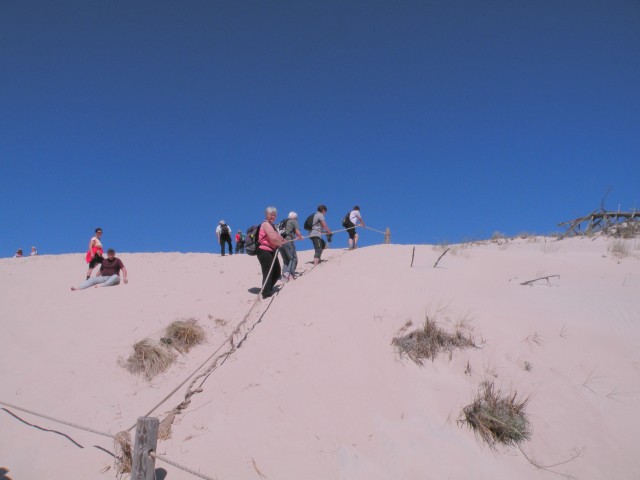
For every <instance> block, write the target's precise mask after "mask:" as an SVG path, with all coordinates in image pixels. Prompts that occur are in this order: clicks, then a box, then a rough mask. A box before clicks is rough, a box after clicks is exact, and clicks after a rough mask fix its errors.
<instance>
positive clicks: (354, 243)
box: [345, 205, 365, 250]
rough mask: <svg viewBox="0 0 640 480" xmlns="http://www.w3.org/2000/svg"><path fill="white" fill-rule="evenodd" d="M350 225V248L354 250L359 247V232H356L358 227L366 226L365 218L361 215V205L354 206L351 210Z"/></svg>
mask: <svg viewBox="0 0 640 480" xmlns="http://www.w3.org/2000/svg"><path fill="white" fill-rule="evenodd" d="M348 218H349V222H348V223H349V226H347V225H345V227H347V232H348V233H349V250H353V249H354V248H358V238H359V237H358V234H357V233H356V227H364V226H365V224H364V220H362V216H361V215H360V207H359V206H358V205H356V206H354V207H353V210H351V211H350V212H349V217H348Z"/></svg>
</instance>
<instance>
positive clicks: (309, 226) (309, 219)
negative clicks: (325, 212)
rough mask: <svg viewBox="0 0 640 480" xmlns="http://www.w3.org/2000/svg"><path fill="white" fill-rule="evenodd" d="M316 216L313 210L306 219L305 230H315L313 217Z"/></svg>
mask: <svg viewBox="0 0 640 480" xmlns="http://www.w3.org/2000/svg"><path fill="white" fill-rule="evenodd" d="M315 216H316V213H315V212H313V213H312V214H311V215H309V216H308V217H307V219H306V220H305V221H304V229H305V230H313V217H315Z"/></svg>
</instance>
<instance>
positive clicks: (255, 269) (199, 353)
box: [0, 237, 640, 480]
mask: <svg viewBox="0 0 640 480" xmlns="http://www.w3.org/2000/svg"><path fill="white" fill-rule="evenodd" d="M628 242H629V243H628V245H629V253H628V255H627V256H624V257H618V256H615V255H613V254H612V253H611V252H610V251H609V249H608V247H609V245H610V243H611V241H610V240H608V239H605V238H598V239H596V240H587V239H568V240H563V241H555V240H553V239H548V238H547V239H545V238H542V237H536V238H528V239H521V240H520V239H519V240H511V241H506V240H503V241H501V242H483V243H476V244H467V245H453V246H451V250H450V251H449V252H448V253H447V254H446V255H445V256H444V257H443V258H442V259H441V261H440V263H439V265H438V267H437V268H432V267H433V264H434V263H435V261H436V259H437V258H438V256H439V255H440V254H441V253H442V250H441V249H438V248H434V247H432V246H430V245H418V246H415V257H414V263H413V267H412V268H410V262H411V257H412V254H413V248H414V246H412V245H380V246H375V247H367V248H362V249H359V250H356V251H351V252H348V251H345V250H341V249H334V250H329V251H328V252H327V254H326V256H325V257H326V259H327V261H326V262H324V263H322V264H321V265H320V266H318V267H317V268H315V269H311V263H310V262H311V259H312V252H311V251H309V250H307V251H302V252H299V255H300V264H299V268H298V271H299V272H303V275H301V276H300V277H299V278H298V279H297V280H295V281H293V282H289V283H288V284H286V285H284V286H283V288H282V289H281V290H280V292H279V293H278V294H277V295H276V296H274V297H273V299H270V300H268V301H267V300H260V301H259V302H257V304H256V303H255V302H256V300H255V298H256V295H255V293H253V292H255V289H256V288H257V287H259V286H260V281H261V275H260V273H259V266H258V262H257V260H256V259H255V258H254V257H248V256H244V255H239V256H235V255H234V256H232V257H220V256H217V255H211V254H181V253H137V254H127V253H122V254H119V255H118V256H119V257H120V258H121V259H122V260H123V262H124V263H125V265H126V267H127V270H128V271H129V279H130V282H129V284H128V285H121V286H117V287H110V288H91V289H88V290H84V291H79V292H71V291H70V288H69V287H71V286H72V285H76V284H78V283H80V281H81V280H82V279H83V276H84V272H85V271H86V265H85V263H84V259H83V255H82V254H73V255H59V256H40V257H35V258H21V259H3V260H0V282H1V285H0V291H1V292H2V294H1V295H2V302H1V304H2V306H1V314H0V315H1V320H0V325H1V327H2V330H1V331H2V346H1V348H0V378H1V379H2V381H1V382H0V401H3V402H8V403H12V404H15V405H17V406H20V407H23V408H26V409H30V410H33V411H36V412H41V413H44V414H47V415H49V416H52V417H55V418H59V419H65V420H68V421H71V422H73V423H76V424H79V425H82V426H87V427H91V428H93V429H95V430H98V431H101V432H106V433H113V434H115V433H117V432H119V431H122V430H125V429H128V428H129V427H131V426H132V425H134V424H135V422H136V419H137V418H138V417H139V416H141V415H143V414H145V413H147V412H148V411H149V410H150V409H151V408H152V407H153V406H154V405H156V404H157V403H158V402H159V401H160V400H161V399H162V398H163V397H165V396H166V395H167V394H168V393H169V392H170V391H171V390H172V389H173V388H174V387H175V386H176V385H178V384H179V383H180V382H181V381H183V380H184V379H185V378H186V377H187V376H188V375H189V374H191V373H192V372H193V371H194V370H195V369H196V367H197V366H198V365H200V364H201V363H203V362H204V361H205V360H206V359H207V357H209V356H210V355H211V354H212V352H214V351H215V350H216V349H217V348H218V347H219V346H220V345H221V344H222V343H223V342H224V341H225V339H227V338H228V336H229V335H230V334H231V333H232V332H233V330H234V328H235V327H236V326H237V325H238V324H239V323H240V322H242V321H243V319H244V320H245V323H244V324H243V325H244V329H243V333H247V332H248V335H247V338H246V341H245V342H244V343H242V345H241V347H240V348H239V349H237V350H236V351H235V352H234V353H233V354H232V355H231V356H229V358H228V359H227V360H226V361H225V362H224V363H223V364H221V365H219V366H218V368H217V369H216V370H215V371H213V372H212V373H211V374H210V375H209V376H208V377H207V378H205V379H202V380H201V381H200V382H199V383H198V386H201V388H202V391H201V392H199V393H197V394H195V395H193V396H192V397H191V403H190V404H189V406H188V407H187V408H186V409H185V410H184V411H183V412H182V413H181V414H179V415H178V416H177V417H176V418H175V420H174V422H173V425H172V428H171V438H170V439H168V440H164V441H160V442H159V445H158V454H161V455H166V456H167V457H169V458H171V459H173V460H176V461H178V462H180V463H182V464H184V465H188V466H189V467H191V468H193V469H195V470H197V471H201V472H202V473H204V474H206V475H209V476H212V477H213V476H215V477H216V478H219V479H227V478H228V479H231V478H235V479H256V478H267V479H294V478H296V479H299V478H307V479H318V480H320V479H367V480H372V479H400V478H402V479H422V478H452V479H466V478H471V477H472V476H473V477H474V478H493V479H505V480H506V479H512V478H523V479H538V478H554V477H555V476H556V475H554V474H553V473H550V472H548V471H545V470H541V469H537V468H535V467H534V466H532V465H531V463H530V462H529V461H528V460H527V459H526V458H525V456H524V454H526V455H527V456H529V458H530V459H535V460H536V461H537V462H538V463H539V464H541V465H553V464H558V463H561V464H560V465H556V466H554V467H550V470H552V471H554V472H557V473H560V474H563V475H570V476H573V477H576V478H584V479H591V478H607V479H631V478H640V457H639V456H638V455H637V450H638V449H637V441H636V438H635V437H636V432H638V431H639V430H640V415H638V411H639V407H640V350H639V349H638V346H639V344H640V248H639V247H640V242H638V241H637V240H635V241H634V240H629V241H628ZM550 275H559V277H551V278H550V279H549V281H548V282H547V281H546V280H540V281H537V282H535V283H534V284H533V285H532V286H522V285H520V284H521V283H522V282H524V281H527V280H531V279H535V278H537V277H543V276H550ZM248 312H251V313H250V315H249V316H248V317H247V313H248ZM427 315H428V316H429V317H430V318H432V319H435V320H436V321H437V323H438V325H440V326H442V327H443V328H444V329H445V330H449V331H453V329H454V326H455V324H456V323H459V322H460V321H464V322H465V324H466V325H467V326H468V327H469V328H470V329H471V333H472V336H473V338H474V340H475V342H476V344H477V346H478V348H475V349H467V350H461V351H456V352H454V353H453V355H452V356H451V358H449V356H448V355H446V354H445V355H441V356H440V357H438V358H436V359H435V360H434V361H433V362H432V361H426V362H425V363H424V365H423V366H418V365H416V364H415V363H413V362H412V361H411V360H409V359H408V358H406V357H400V356H399V354H398V352H397V351H396V349H395V348H394V347H393V346H392V345H391V340H392V339H393V338H394V337H395V336H396V335H398V332H399V331H400V330H401V329H402V328H403V327H404V326H405V325H406V324H407V322H408V321H411V323H412V326H410V327H408V330H411V329H414V328H417V327H419V326H421V324H422V323H423V322H424V320H425V317H426V316H427ZM184 318H195V319H197V320H198V322H199V324H200V325H201V326H202V327H203V328H204V329H205V331H206V333H207V341H206V343H205V344H203V345H200V346H197V347H195V348H194V349H192V350H191V351H190V352H189V353H188V354H184V355H183V354H178V358H177V361H176V363H174V364H173V365H172V366H171V367H170V368H169V369H168V370H167V371H166V372H164V373H162V374H160V375H159V376H157V377H155V378H154V379H153V380H151V381H147V380H145V379H144V378H142V377H139V376H134V375H132V374H130V373H129V372H127V371H126V370H125V369H124V368H123V367H122V365H121V363H122V359H126V358H127V357H128V356H129V355H130V354H131V352H132V346H133V344H134V343H135V342H137V341H139V340H142V339H144V338H151V339H155V340H159V339H160V338H161V337H162V335H163V331H164V329H165V328H166V326H167V325H169V324H170V323H171V322H172V321H174V320H177V319H184ZM486 379H490V380H493V381H494V383H495V385H496V386H498V387H500V388H502V389H504V390H505V391H514V390H515V391H517V392H518V393H520V394H522V395H524V396H530V401H529V404H528V407H527V414H528V418H529V420H530V423H531V428H532V436H531V439H530V440H529V441H525V442H523V443H522V444H521V448H522V452H524V454H523V453H522V452H521V451H520V450H518V449H517V448H514V447H499V448H498V449H497V451H495V452H494V451H492V450H490V449H489V448H488V447H487V446H484V445H482V444H481V443H479V442H478V439H477V438H476V437H475V435H474V433H473V432H472V431H470V430H469V429H468V428H467V427H465V426H462V425H459V424H458V423H457V422H456V420H457V419H459V418H460V417H461V415H462V413H461V412H462V408H463V407H464V406H465V405H468V404H469V403H470V402H471V401H472V399H473V397H474V395H475V393H476V392H477V390H478V387H479V385H480V383H481V382H482V381H483V380H486ZM185 389H186V386H185V387H183V388H182V389H180V390H179V391H178V392H177V393H175V394H174V395H173V396H171V398H169V399H168V400H167V401H166V402H165V403H163V404H162V406H160V407H159V408H158V409H157V410H156V411H155V412H154V413H153V416H157V417H158V418H160V419H163V418H164V417H165V415H166V413H167V412H168V411H170V410H171V409H173V408H174V407H176V406H177V405H178V404H180V402H182V401H183V399H184V396H185ZM0 432H1V434H0V471H2V470H1V468H5V469H6V470H8V473H6V475H7V477H8V478H11V479H14V480H17V479H40V478H47V479H54V480H57V479H69V478H82V479H109V478H115V477H116V473H115V470H114V468H113V463H114V462H113V457H112V456H111V454H110V452H113V451H114V448H113V443H112V441H111V439H109V438H108V437H105V436H101V435H98V434H96V433H90V432H86V431H83V430H79V429H77V428H73V427H71V426H68V425H61V424H59V423H56V422H52V421H50V420H45V419H43V418H39V417H37V416H34V415H31V414H28V413H24V412H20V411H17V410H15V409H11V408H5V409H3V410H0ZM576 455H577V456H576ZM574 456H575V458H574V459H573V460H571V461H569V462H567V463H562V462H564V461H565V460H567V459H570V458H572V457H574ZM156 468H158V469H162V470H159V473H160V474H161V475H160V478H162V476H163V475H166V476H165V478H167V479H170V480H174V479H189V478H196V477H194V476H193V475H191V474H188V473H186V472H183V471H181V470H179V469H176V468H175V467H172V466H169V465H166V464H163V463H161V462H157V463H156Z"/></svg>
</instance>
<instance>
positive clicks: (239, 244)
mask: <svg viewBox="0 0 640 480" xmlns="http://www.w3.org/2000/svg"><path fill="white" fill-rule="evenodd" d="M244 242H245V236H244V233H242V230H238V233H236V253H244Z"/></svg>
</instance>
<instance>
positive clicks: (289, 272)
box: [280, 212, 304, 282]
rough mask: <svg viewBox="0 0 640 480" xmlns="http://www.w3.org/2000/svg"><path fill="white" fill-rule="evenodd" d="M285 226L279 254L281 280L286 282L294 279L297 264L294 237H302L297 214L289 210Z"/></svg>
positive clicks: (299, 238)
mask: <svg viewBox="0 0 640 480" xmlns="http://www.w3.org/2000/svg"><path fill="white" fill-rule="evenodd" d="M285 222H286V226H285V229H284V233H283V234H282V236H283V237H284V243H283V244H282V247H280V255H282V263H283V266H282V281H283V282H288V281H289V280H291V279H293V280H295V278H296V277H295V274H296V267H297V266H298V254H297V253H296V243H295V239H296V238H297V239H298V240H302V239H303V238H304V237H303V236H302V234H301V233H300V225H298V214H297V213H296V212H289V216H288V217H287V219H286V221H285Z"/></svg>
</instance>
